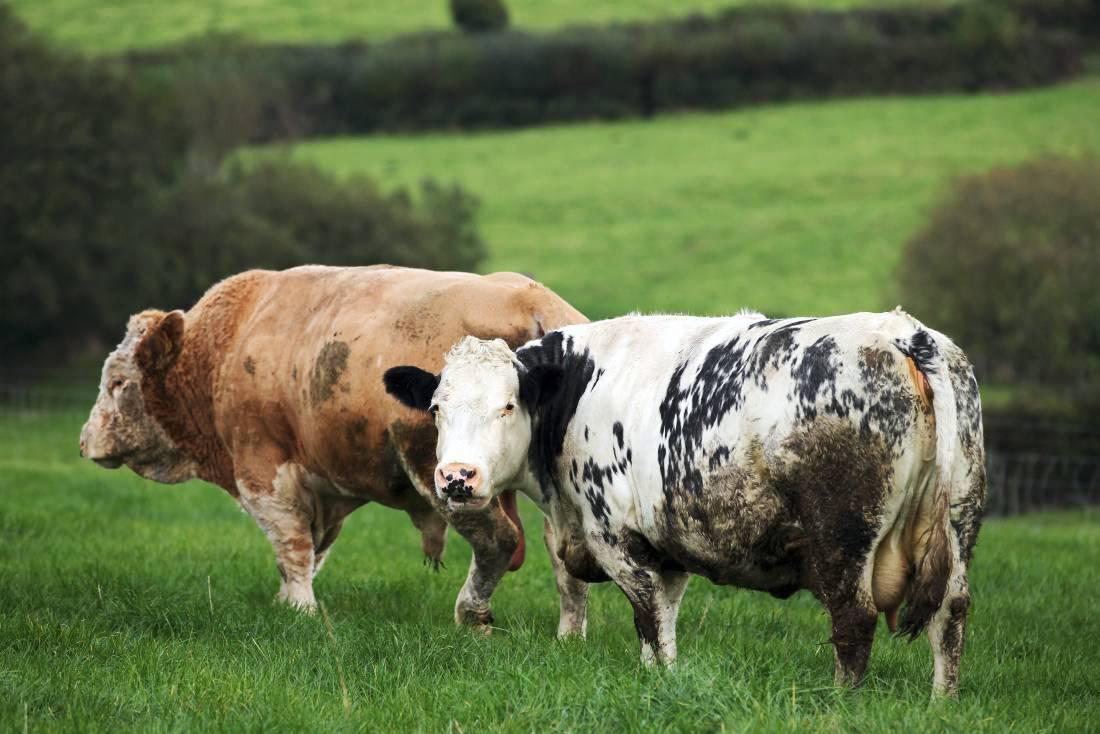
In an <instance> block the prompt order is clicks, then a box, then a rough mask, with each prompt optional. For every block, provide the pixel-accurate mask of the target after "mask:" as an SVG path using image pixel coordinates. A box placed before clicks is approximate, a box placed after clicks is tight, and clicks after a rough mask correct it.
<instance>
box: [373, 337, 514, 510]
mask: <svg viewBox="0 0 1100 734" xmlns="http://www.w3.org/2000/svg"><path fill="white" fill-rule="evenodd" d="M520 370H522V367H520V366H519V363H518V362H517V361H516V358H515V355H514V354H513V353H512V351H511V350H510V349H508V346H507V345H506V344H505V343H504V342H503V341H501V340H499V339H497V340H494V341H483V340H480V339H475V338H473V337H467V338H466V339H464V340H463V341H461V342H459V344H458V345H457V346H456V347H455V348H454V349H452V350H451V353H450V354H448V355H447V361H446V364H445V366H444V368H443V371H442V372H441V373H440V375H439V376H438V377H436V376H435V375H433V374H431V373H429V372H425V371H424V370H420V369H417V368H415V367H397V368H394V369H392V370H390V371H388V372H387V373H386V377H385V381H386V388H387V390H388V391H389V392H390V393H391V394H392V395H394V396H395V397H397V398H398V399H399V400H401V401H402V402H403V403H405V404H406V405H408V406H410V407H413V408H417V409H420V410H427V411H429V412H430V413H431V414H432V415H433V416H434V418H435V425H436V428H437V429H438V432H439V438H438V441H437V443H436V458H437V459H438V461H439V463H438V464H437V466H436V470H435V491H436V494H437V495H438V496H439V498H440V500H442V501H444V502H446V503H447V504H448V506H449V507H450V508H451V509H456V510H457V509H463V510H476V509H482V508H484V507H485V506H486V505H487V504H489V501H490V500H491V499H492V498H493V497H494V496H495V495H497V494H499V493H500V492H502V491H503V490H505V489H509V488H511V487H512V486H513V485H514V484H515V483H516V482H517V481H518V480H519V479H520V478H521V476H522V475H523V473H524V471H525V468H526V465H527V450H528V447H529V445H530V443H531V415H530V413H529V412H528V406H526V405H524V404H523V403H522V402H521V400H520Z"/></svg>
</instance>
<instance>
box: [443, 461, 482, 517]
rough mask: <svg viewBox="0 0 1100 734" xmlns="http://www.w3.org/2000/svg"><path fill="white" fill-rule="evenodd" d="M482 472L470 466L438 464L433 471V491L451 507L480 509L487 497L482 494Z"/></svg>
mask: <svg viewBox="0 0 1100 734" xmlns="http://www.w3.org/2000/svg"><path fill="white" fill-rule="evenodd" d="M483 478H484V472H482V471H481V470H480V469H478V468H477V467H476V466H474V465H472V464H459V463H450V464H440V465H439V466H438V467H436V470H435V491H436V493H437V494H438V495H439V498H440V499H442V500H446V501H447V503H448V504H449V505H450V506H452V507H458V506H465V507H480V506H482V505H484V504H485V503H487V502H488V500H489V496H488V495H487V494H485V493H484V492H482V491H481V490H482V486H483V485H482V480H483Z"/></svg>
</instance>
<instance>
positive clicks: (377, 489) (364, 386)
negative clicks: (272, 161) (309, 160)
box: [143, 266, 586, 566]
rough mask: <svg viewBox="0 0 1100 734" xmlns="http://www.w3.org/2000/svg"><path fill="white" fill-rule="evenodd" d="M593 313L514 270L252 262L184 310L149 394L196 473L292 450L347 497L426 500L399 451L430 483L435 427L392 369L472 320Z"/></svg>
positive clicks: (208, 474)
mask: <svg viewBox="0 0 1100 734" xmlns="http://www.w3.org/2000/svg"><path fill="white" fill-rule="evenodd" d="M584 321H586V319H585V318H584V316H582V315H581V314H580V313H579V312H578V311H576V310H575V309H573V308H572V307H571V306H569V304H567V303H566V302H565V301H563V300H562V299H561V298H559V297H558V296H556V295H555V294H554V293H553V292H551V291H550V290H548V289H546V288H545V287H543V286H542V285H540V284H538V283H536V282H534V281H532V280H530V279H529V278H526V277H524V276H521V275H517V274H514V273H495V274H493V275H487V276H478V275H471V274H467V273H437V272H432V271H427V270H414V269H406V268H391V267H375V268H331V267H320V266H308V267H302V268H295V269H293V270H287V271H284V272H271V271H249V272H246V273H242V274H240V275H237V276H234V277H232V278H228V279H227V280H225V281H222V282H221V283H219V284H217V285H215V286H214V287H213V288H211V289H210V290H209V291H208V292H207V293H206V295H205V296H204V297H203V298H202V300H200V301H199V302H198V303H197V304H196V305H195V307H194V308H192V309H191V310H190V311H188V312H187V314H186V328H185V331H184V334H183V343H182V345H181V348H180V349H179V354H178V358H177V359H176V360H175V362H174V363H173V364H172V365H171V366H170V367H169V368H168V369H167V370H166V371H164V372H163V373H162V374H155V375H148V374H147V375H146V377H145V379H144V381H143V394H144V396H145V401H146V405H147V407H148V410H149V412H150V414H151V415H152V416H153V417H154V419H155V420H157V421H158V423H160V424H161V425H162V426H163V427H164V429H165V431H166V432H167V433H168V434H169V436H170V437H171V438H172V440H173V441H174V442H175V443H176V444H177V445H178V446H179V447H180V448H181V449H182V450H183V451H184V452H186V453H187V454H188V455H189V456H190V457H191V458H192V459H193V460H194V461H195V462H196V464H197V465H198V467H199V476H200V477H202V478H203V479H206V480H208V481H210V482H213V483H215V484H218V485H220V486H221V487H223V488H224V489H226V490H227V491H228V492H230V493H231V494H234V495H236V494H237V491H238V490H237V486H236V480H237V479H240V478H242V477H249V476H263V477H268V476H270V474H271V472H272V471H273V470H274V468H275V467H277V466H279V465H281V464H283V463H284V462H288V461H289V462H294V463H296V464H300V465H302V466H303V467H304V468H306V469H307V470H309V471H310V472H312V473H313V474H316V475H319V476H321V477H323V478H325V479H327V480H328V481H329V482H331V483H332V484H334V485H336V486H335V488H334V489H333V490H332V491H334V492H337V493H338V494H340V495H341V496H342V497H343V498H344V500H349V499H350V500H353V501H359V502H360V503H361V502H367V501H376V502H381V503H382V504H385V505H388V506H390V507H395V508H401V509H405V510H414V511H423V510H424V509H425V507H424V506H425V500H424V499H423V498H422V497H421V495H420V494H419V493H417V492H416V491H415V490H414V489H413V487H412V486H410V484H409V482H408V480H407V479H406V478H405V474H404V471H403V469H402V464H403V463H404V465H406V466H408V467H409V468H410V469H411V470H412V471H413V472H415V474H416V475H417V476H418V477H419V480H420V482H421V486H422V487H428V488H430V487H432V473H433V471H434V468H435V440H436V435H435V427H434V425H433V424H432V422H431V421H430V420H429V419H428V417H427V416H426V415H424V414H420V413H417V412H415V411H412V410H409V409H408V408H405V407H404V406H402V405H401V404H400V403H399V402H398V401H397V400H394V399H393V398H391V397H390V396H389V395H387V394H386V392H385V389H384V386H383V383H382V374H383V372H385V370H386V369H388V368H389V367H393V366H395V365H401V364H415V365H419V366H422V367H424V368H425V369H431V370H434V371H438V370H439V369H440V368H441V367H442V364H443V356H444V354H445V353H446V352H447V351H448V350H449V349H450V347H451V345H453V344H454V343H455V342H457V341H459V340H460V339H461V338H462V337H464V336H466V335H467V334H473V335H475V336H478V337H481V338H484V339H489V338H496V337H499V338H502V339H504V340H505V341H507V342H508V344H509V346H511V347H512V348H515V347H517V346H519V345H520V344H523V343H524V342H526V341H528V340H530V339H532V338H534V337H536V336H539V335H541V334H542V333H544V332H545V331H550V330H552V329H555V328H558V327H561V326H564V325H567V324H572V323H579V322H584ZM332 499H336V498H335V496H334V497H333V498H332ZM509 504H510V505H511V508H512V511H511V512H508V513H507V514H508V515H509V517H510V518H511V520H512V521H513V523H514V524H516V525H517V527H518V526H519V518H518V515H517V514H516V513H515V510H514V500H513V501H512V502H511V503H509V502H507V501H505V502H501V503H495V504H494V509H493V511H494V512H499V511H501V510H500V506H501V505H504V506H505V508H508V506H509ZM520 537H521V538H522V533H521V536H520ZM522 552H523V548H522V545H521V547H520V548H519V549H517V551H516V556H517V557H518V558H513V564H512V565H513V566H517V565H518V562H522Z"/></svg>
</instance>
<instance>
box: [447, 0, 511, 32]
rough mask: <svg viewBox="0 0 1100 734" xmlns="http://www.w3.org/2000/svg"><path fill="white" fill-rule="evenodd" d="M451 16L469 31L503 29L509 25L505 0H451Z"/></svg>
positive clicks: (462, 27) (457, 24)
mask: <svg viewBox="0 0 1100 734" xmlns="http://www.w3.org/2000/svg"><path fill="white" fill-rule="evenodd" d="M451 18H452V19H454V22H455V25H456V26H458V27H459V28H461V29H462V30H464V31H466V32H467V33H485V32H487V31H502V30H504V29H505V28H507V27H508V8H506V7H504V2H503V0H451Z"/></svg>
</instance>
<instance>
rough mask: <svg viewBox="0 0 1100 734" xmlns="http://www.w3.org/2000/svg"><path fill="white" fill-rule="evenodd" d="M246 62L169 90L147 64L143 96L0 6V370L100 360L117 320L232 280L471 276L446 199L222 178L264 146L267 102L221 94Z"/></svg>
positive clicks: (169, 64)
mask: <svg viewBox="0 0 1100 734" xmlns="http://www.w3.org/2000/svg"><path fill="white" fill-rule="evenodd" d="M223 50H224V49H223V48H219V53H221V52H222V51H223ZM246 51H247V53H245V54H242V55H241V56H240V58H239V65H233V64H229V63H228V62H226V65H224V66H216V65H207V64H206V62H207V61H210V59H215V58H217V59H226V58H230V57H228V56H224V55H223V56H217V57H215V56H210V57H204V58H203V61H202V63H198V62H196V66H195V67H194V70H193V72H191V71H189V72H188V74H187V76H186V77H185V78H186V79H187V83H186V84H183V85H180V86H176V82H178V77H174V76H172V73H173V72H172V69H173V68H176V67H175V65H176V64H178V63H180V62H179V61H178V60H175V59H170V58H166V59H159V60H158V61H157V64H156V65H155V66H149V67H144V72H145V73H144V74H143V75H142V79H141V81H140V82H139V81H137V80H136V79H135V78H133V76H132V75H128V74H126V73H124V72H125V71H126V69H125V68H120V67H118V66H117V65H115V64H113V63H108V62H104V61H96V60H87V59H77V58H72V57H69V56H66V55H64V54H60V53H58V52H55V51H54V50H52V49H51V48H49V47H47V46H45V45H44V44H42V43H40V42H39V41H38V40H37V39H35V38H34V37H32V36H31V35H30V34H28V32H27V31H26V29H25V28H24V27H23V26H22V25H21V24H20V23H18V22H17V21H16V20H15V19H14V18H13V17H12V16H11V14H10V13H9V12H8V11H7V9H6V6H4V5H2V4H0V110H3V115H4V122H3V124H2V125H0V246H2V252H3V254H4V268H3V270H2V271H0V355H2V357H0V358H2V359H3V360H4V361H5V362H8V361H15V360H24V359H33V360H36V361H42V360H47V359H49V360H51V361H57V360H58V359H64V358H66V357H67V356H68V355H69V354H70V353H72V352H75V351H78V350H81V349H85V348H87V347H89V346H95V347H96V348H97V349H98V348H102V346H103V345H105V344H109V343H113V342H114V340H116V339H117V338H118V334H119V329H120V328H121V327H122V325H123V324H125V320H126V317H127V316H128V315H129V314H131V313H133V312H135V311H138V310H141V309H143V308H146V307H148V306H161V307H172V308H175V307H185V306H187V305H189V304H190V303H191V302H192V301H193V300H194V299H195V298H196V297H197V296H198V295H199V294H201V293H202V292H203V291H204V290H205V289H206V288H207V287H209V286H210V285H211V284H212V283H214V282H215V281H216V280H218V279H219V278H222V277H225V276H226V275H229V274H231V273H234V272H237V271H239V270H243V269H246V268H251V267H274V268H282V267H289V266H292V265H300V264H303V263H310V262H317V263H328V264H349V265H352V264H372V263H376V262H390V263H394V264H398V265H417V266H422V267H435V268H444V269H460V270H471V269H474V268H475V267H476V265H477V264H478V262H479V261H480V259H481V258H482V257H483V256H484V246H483V245H482V243H481V240H480V239H479V238H478V235H477V232H476V230H475V227H474V214H475V211H476V202H475V201H474V200H473V199H472V198H471V197H469V196H468V195H466V194H465V193H463V192H462V191H460V190H458V189H453V188H446V187H442V186H439V185H438V184H435V183H432V182H430V181H429V182H425V183H424V184H423V185H422V186H421V187H420V189H419V191H418V192H417V193H416V195H411V194H408V193H405V192H402V191H398V192H395V193H386V192H383V191H381V190H379V189H378V188H377V187H376V186H375V185H374V184H373V183H372V182H371V181H370V180H368V179H366V178H363V177H355V178H350V179H346V180H340V179H336V178H334V177H331V176H327V175H325V174H323V173H322V172H320V171H318V170H316V169H314V168H310V167H308V166H303V165H293V164H290V163H282V162H264V163H260V164H258V165H256V166H254V167H242V166H233V167H230V168H229V169H228V170H227V171H225V172H224V173H222V172H221V166H219V165H218V162H219V160H220V159H221V157H222V156H224V155H225V153H226V152H227V151H228V150H229V149H230V148H232V147H233V146H234V145H237V144H238V143H239V142H242V141H244V140H248V139H250V138H251V137H252V136H255V135H259V134H261V133H258V132H257V130H261V131H262V130H263V127H262V126H263V125H264V124H266V123H265V122H264V120H265V119H266V117H267V114H268V113H267V111H266V110H267V108H266V107H265V105H266V104H267V103H268V101H269V99H270V97H263V96H262V95H261V99H245V100H235V99H225V98H223V97H222V95H224V94H227V93H229V92H232V91H233V90H239V91H241V92H242V93H244V94H247V93H248V89H247V87H248V83H247V81H246V80H247V79H248V78H249V76H250V75H254V74H255V73H256V69H259V68H265V67H264V63H266V62H264V63H261V61H262V59H261V58H260V57H261V56H262V52H259V51H253V50H248V49H246ZM234 53H236V51H234ZM219 63H221V62H219ZM234 64H236V62H234ZM221 72H225V75H226V78H224V79H223V78H220V77H219V74H220V73H221ZM284 78H288V77H284ZM279 83H280V84H282V81H280V82H279ZM196 85H198V86H196ZM181 89H185V90H190V91H191V92H194V94H195V96H194V98H192V99H182V100H181V98H180V97H179V96H178V93H179V91H180V90H181ZM189 104H190V105H192V106H191V107H189V106H188V105H189ZM234 105H238V106H237V107H234ZM223 127H224V128H227V129H226V130H220V129H219V128H223ZM189 135H195V138H194V139H189Z"/></svg>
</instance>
